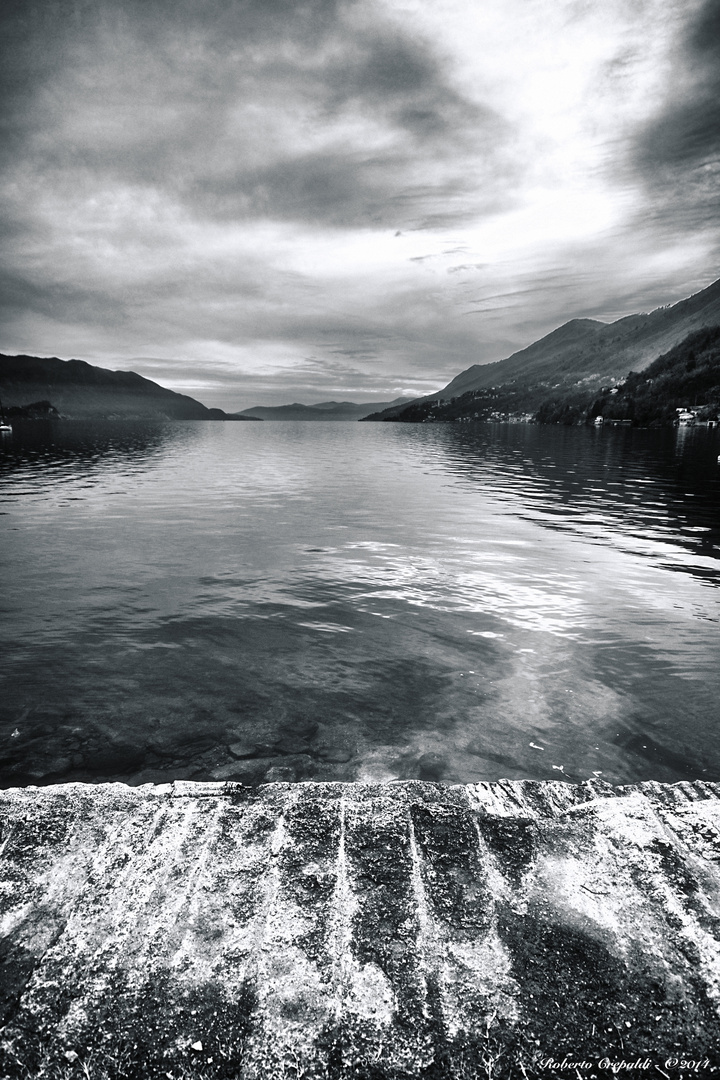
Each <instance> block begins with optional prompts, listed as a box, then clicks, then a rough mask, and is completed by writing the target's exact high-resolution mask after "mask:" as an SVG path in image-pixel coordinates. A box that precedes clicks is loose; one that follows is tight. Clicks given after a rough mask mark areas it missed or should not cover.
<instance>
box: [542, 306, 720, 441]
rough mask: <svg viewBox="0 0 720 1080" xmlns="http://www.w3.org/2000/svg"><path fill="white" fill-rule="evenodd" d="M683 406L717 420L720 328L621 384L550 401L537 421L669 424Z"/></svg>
mask: <svg viewBox="0 0 720 1080" xmlns="http://www.w3.org/2000/svg"><path fill="white" fill-rule="evenodd" d="M679 410H683V411H684V412H685V413H686V414H692V418H693V422H702V421H705V420H712V421H714V422H717V419H718V415H719V414H720V326H710V327H707V328H706V329H704V330H696V331H695V333H693V334H689V335H688V336H687V337H686V338H684V340H683V341H681V342H680V344H679V345H676V346H675V348H673V349H671V350H670V351H669V352H668V353H665V354H664V355H663V356H659V357H658V358H657V360H654V361H653V363H652V364H650V366H649V367H646V368H645V370H644V371H642V372H631V373H630V374H629V375H628V377H627V379H625V381H624V382H623V383H622V384H621V385H620V386H614V387H610V388H608V389H606V390H605V391H604V392H603V393H600V394H597V393H588V392H587V391H586V392H585V394H584V395H582V396H575V395H572V394H571V395H568V396H566V397H564V398H560V399H555V400H549V401H546V402H545V403H544V404H543V405H542V406H541V407H540V409H539V410H538V414H537V417H536V419H537V421H538V423H541V424H587V423H592V422H594V421H595V420H596V418H598V417H602V418H603V421H604V422H610V423H613V422H617V421H623V422H625V423H631V424H636V425H638V426H640V427H669V426H671V425H672V424H673V423H675V422H677V420H678V411H679ZM689 420H690V417H689V416H687V420H686V422H687V421H689ZM598 422H599V421H598Z"/></svg>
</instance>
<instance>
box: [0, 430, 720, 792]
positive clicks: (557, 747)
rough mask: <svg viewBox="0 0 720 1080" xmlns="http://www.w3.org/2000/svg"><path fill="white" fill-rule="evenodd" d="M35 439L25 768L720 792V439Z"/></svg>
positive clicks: (26, 582) (10, 636) (0, 706)
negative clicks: (626, 785) (564, 782)
mask: <svg viewBox="0 0 720 1080" xmlns="http://www.w3.org/2000/svg"><path fill="white" fill-rule="evenodd" d="M37 431H38V429H37V428H36V429H35V432H36V434H35V435H34V436H32V437H30V436H29V437H28V441H27V443H25V444H23V443H19V444H16V445H15V446H14V448H13V454H14V455H15V457H14V459H13V460H12V461H10V462H9V463H8V461H7V460H6V461H5V467H4V470H3V471H0V493H1V494H2V497H3V501H4V507H3V509H4V512H5V516H4V518H3V519H2V523H3V524H2V527H3V531H4V536H3V546H2V549H0V566H1V568H2V574H3V580H4V582H5V587H4V589H3V607H4V611H3V622H2V624H1V625H0V636H2V660H1V661H0V674H1V675H2V682H1V683H0V691H1V693H0V749H1V750H2V761H1V762H0V780H1V781H2V783H4V784H12V783H47V782H51V781H53V780H57V779H82V780H97V779H101V778H120V779H124V780H128V781H130V782H132V783H141V782H144V781H149V780H152V781H162V780H168V779H172V778H174V777H175V778H178V777H192V778H196V779H208V778H215V779H222V778H224V777H225V778H228V777H229V778H235V779H241V780H243V781H245V782H248V783H257V782H261V781H263V780H268V779H270V780H272V779H287V780H304V779H354V778H367V779H391V778H393V777H401V778H410V777H418V778H422V779H429V780H441V781H450V782H469V781H478V780H493V779H498V778H500V777H502V776H510V777H513V778H517V777H533V778H538V779H558V778H560V779H562V778H566V779H569V780H579V779H585V778H587V777H588V776H593V775H599V776H602V777H603V778H604V779H607V780H610V781H612V782H628V781H632V780H637V779H649V778H653V779H660V780H674V779H687V778H688V777H690V776H698V777H703V778H705V779H713V780H720V744H719V742H718V734H717V730H716V728H717V724H716V718H717V701H718V699H719V697H720V673H719V672H718V665H717V629H718V619H719V618H720V590H718V588H717V583H718V577H717V569H718V546H717V541H718V525H719V524H720V513H719V507H720V499H719V490H718V475H717V467H716V458H717V454H718V451H719V450H720V447H719V446H718V441H720V440H718V438H717V433H708V432H699V433H692V437H691V438H686V439H685V440H684V441H681V440H680V439H679V438H678V436H677V433H676V432H673V431H669V432H664V431H663V432H635V431H627V430H615V431H607V432H606V431H602V432H595V431H586V430H584V429H554V428H550V429H548V428H534V427H526V426H519V425H518V426H502V425H499V426H493V427H490V426H482V427H477V428H473V429H469V428H460V427H458V426H454V425H453V426H451V425H444V426H439V425H438V426H433V427H430V426H427V425H425V426H420V427H415V426H409V425H407V426H406V425H363V424H357V425H337V424H327V425H323V424H320V425H301V424H297V425H294V424H278V425H273V424H266V425H259V424H257V425H230V424H225V425H223V424H211V423H206V424H202V423H198V424H193V423H187V424H170V425H162V426H159V427H157V426H156V427H155V428H151V427H148V425H132V426H131V427H128V426H127V425H118V426H117V428H116V429H115V430H111V429H110V428H109V426H108V425H102V426H101V430H100V431H99V432H98V431H93V430H91V429H89V428H86V429H85V430H84V431H83V430H74V431H73V430H70V429H63V430H62V431H59V432H58V431H55V432H54V433H53V435H52V440H51V441H49V442H48V443H47V444H45V443H43V440H42V438H41V437H40V436H39V435H37ZM33 438H34V439H35V442H33V441H32V440H33Z"/></svg>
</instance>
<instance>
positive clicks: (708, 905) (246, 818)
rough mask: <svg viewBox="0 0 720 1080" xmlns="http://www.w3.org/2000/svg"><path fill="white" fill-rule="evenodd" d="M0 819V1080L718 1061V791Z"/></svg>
mask: <svg viewBox="0 0 720 1080" xmlns="http://www.w3.org/2000/svg"><path fill="white" fill-rule="evenodd" d="M0 817H1V821H2V826H1V827H2V833H1V835H0V941H1V943H2V944H1V946H0V1024H2V1029H1V1030H0V1050H1V1054H2V1058H1V1062H2V1064H1V1065H0V1070H1V1075H3V1076H7V1077H18V1076H23V1077H25V1076H27V1077H43V1076H48V1077H50V1076H52V1077H59V1076H68V1077H69V1076H78V1077H81V1076H92V1077H98V1078H99V1077H105V1076H112V1077H119V1076H126V1077H130V1078H135V1077H144V1076H153V1077H154V1076H158V1077H172V1078H174V1080H177V1078H179V1077H184V1076H207V1077H241V1078H243V1080H255V1078H258V1080H260V1078H262V1080H265V1078H274V1077H318V1078H319V1077H338V1078H339V1077H351V1076H352V1077H363V1078H366V1080H381V1078H388V1080H391V1078H392V1080H400V1078H409V1077H413V1078H414V1077H424V1078H430V1077H437V1078H440V1077H447V1078H452V1080H456V1078H463V1077H468V1078H469V1077H473V1078H475V1077H482V1076H496V1077H499V1078H501V1077H524V1076H532V1075H544V1076H555V1075H557V1076H560V1075H567V1076H572V1077H575V1076H578V1075H579V1076H583V1077H591V1076H596V1075H597V1076H603V1075H610V1074H611V1073H610V1070H609V1067H608V1066H607V1064H605V1063H604V1062H603V1059H604V1058H608V1059H610V1060H611V1061H615V1062H617V1061H620V1060H622V1061H625V1062H627V1063H630V1064H632V1063H633V1062H637V1061H638V1060H640V1061H646V1062H647V1061H649V1062H650V1064H649V1065H647V1066H646V1067H645V1069H644V1070H641V1069H640V1066H639V1065H638V1066H637V1067H636V1070H635V1071H645V1072H646V1073H647V1072H648V1070H649V1071H650V1073H651V1074H652V1075H659V1074H658V1073H657V1071H656V1066H657V1067H659V1068H660V1069H662V1070H663V1075H669V1076H678V1075H688V1073H687V1072H686V1071H685V1072H684V1071H683V1070H682V1069H681V1068H680V1062H681V1060H682V1059H683V1058H690V1059H692V1060H699V1061H700V1062H702V1064H701V1066H700V1068H699V1069H698V1071H697V1074H698V1075H706V1074H709V1073H710V1072H712V1071H714V1067H715V1066H718V1065H719V1064H720V1061H719V1060H718V1050H719V1049H720V786H719V785H712V784H703V783H696V784H677V785H674V786H662V785H659V784H642V785H640V786H637V787H632V788H615V789H613V788H610V787H608V786H606V785H602V784H599V783H597V784H585V785H581V786H578V787H576V786H572V785H569V784H562V783H533V782H501V783H497V784H486V785H476V786H471V787H443V786H441V785H434V784H425V783H419V782H417V783H416V782H408V783H395V784H389V785H363V784H297V785H289V784H272V785H267V786H265V787H260V788H254V789H252V788H243V787H242V786H240V785H238V784H232V783H226V784H192V783H187V782H177V783H175V784H174V785H172V786H166V787H154V788H153V787H150V786H148V787H144V788H128V787H125V786H124V785H122V784H103V785H100V786H85V785H81V784H68V785H64V786H57V787H49V788H27V789H14V790H10V791H4V792H0ZM565 1055H567V1056H568V1058H569V1059H572V1060H573V1061H577V1062H579V1064H578V1066H576V1067H573V1069H570V1068H569V1066H568V1064H567V1063H566V1067H565V1069H564V1070H563V1068H562V1067H561V1066H560V1065H558V1066H557V1067H554V1066H549V1065H548V1064H547V1059H548V1058H551V1057H552V1058H554V1059H555V1060H556V1061H557V1062H562V1059H563V1057H564V1056H565ZM668 1062H676V1064H674V1065H673V1064H668ZM705 1062H706V1063H705Z"/></svg>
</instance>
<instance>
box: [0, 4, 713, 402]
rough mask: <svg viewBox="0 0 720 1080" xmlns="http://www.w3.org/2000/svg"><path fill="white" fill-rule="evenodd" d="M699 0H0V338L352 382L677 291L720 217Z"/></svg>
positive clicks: (116, 360) (418, 377)
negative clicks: (0, 109) (0, 290)
mask: <svg viewBox="0 0 720 1080" xmlns="http://www.w3.org/2000/svg"><path fill="white" fill-rule="evenodd" d="M717 10H718V4H717V3H714V4H708V3H704V4H699V3H698V2H697V0H692V2H690V3H687V4H685V3H683V4H681V3H680V2H679V0H637V2H633V3H628V2H627V0H606V2H605V3H603V4H602V5H587V4H585V3H580V2H578V0H537V2H534V3H532V4H528V3H527V2H526V0H483V3H482V4H479V5H478V4H476V3H474V2H472V0H444V2H443V4H442V5H436V4H433V3H431V2H430V0H412V2H411V3H409V4H408V3H407V2H405V0H204V2H203V3H202V4H200V3H198V2H197V0H172V2H171V0H142V2H141V0H34V3H33V4H27V3H26V2H25V0H18V2H14V3H13V2H12V0H9V2H8V3H6V4H5V5H3V8H2V16H1V18H2V23H1V25H0V42H1V43H2V44H1V45H0V49H2V55H0V91H2V93H3V101H4V105H5V111H4V117H5V120H4V124H5V126H4V139H3V140H2V145H1V146H0V187H1V190H2V194H3V198H4V206H5V208H6V212H5V214H4V218H3V222H2V225H1V226H0V235H2V239H3V245H2V246H3V263H2V268H1V269H2V273H3V274H4V278H3V281H4V284H5V289H4V299H3V307H2V314H3V327H2V330H1V331H0V348H2V349H3V351H6V352H12V351H25V352H42V353H50V354H58V355H75V356H78V355H80V356H82V357H83V358H85V359H88V360H91V361H93V362H96V363H105V364H107V365H108V366H111V367H119V366H128V365H131V364H132V363H136V362H137V363H140V364H146V365H147V366H146V368H145V369H143V368H142V367H141V368H140V370H141V371H143V373H146V374H148V375H149V376H150V377H153V372H154V373H155V374H156V376H157V372H158V371H160V372H161V373H162V374H163V380H164V381H165V382H166V383H167V385H177V386H200V387H202V386H207V388H208V394H209V395H210V398H211V399H212V400H211V403H212V404H220V405H223V406H225V407H228V408H236V407H242V406H244V405H251V404H254V401H253V400H252V398H249V399H248V396H247V395H252V394H254V393H260V392H261V391H262V392H263V393H268V394H270V395H272V400H274V401H276V402H277V401H278V400H282V394H283V387H286V389H287V393H291V392H292V394H293V396H294V397H296V398H299V399H300V400H310V399H312V400H318V399H319V398H323V397H325V398H327V397H337V396H338V395H339V394H342V396H349V391H348V393H345V390H346V389H347V388H348V387H355V388H360V390H361V391H362V393H363V394H364V396H365V397H366V398H367V399H368V400H369V399H370V398H372V397H374V396H375V391H374V390H373V389H372V388H373V387H375V388H376V390H377V393H380V394H382V395H383V396H384V395H386V393H387V391H388V389H389V388H392V387H397V386H410V385H415V386H418V387H426V388H428V389H436V388H437V386H438V385H441V384H442V383H443V382H447V381H449V379H450V378H452V377H453V376H454V375H455V374H457V372H458V371H459V370H461V369H462V368H464V367H467V366H469V365H470V364H472V363H477V362H486V361H490V360H496V359H499V358H501V357H502V356H503V355H507V354H508V353H510V352H512V351H514V350H515V349H517V348H520V347H522V346H524V345H527V344H529V342H530V341H532V340H534V339H535V338H537V337H539V336H541V335H542V334H543V333H547V332H548V331H549V330H551V329H553V327H554V326H555V325H558V324H559V323H561V322H563V321H565V320H566V319H570V318H574V317H578V316H584V315H588V316H594V317H600V318H604V317H611V316H614V317H617V316H618V315H619V314H626V313H629V311H631V310H633V306H634V305H635V304H638V303H642V304H643V305H644V306H646V307H653V306H656V305H657V304H660V303H664V302H669V301H670V300H672V299H676V298H679V296H681V295H683V291H684V290H686V289H687V290H688V291H691V288H692V287H693V286H697V287H698V288H699V287H701V286H702V285H704V284H707V283H708V282H709V280H711V278H712V277H713V276H714V266H715V262H714V260H715V257H716V252H717V243H718V239H719V236H718V225H717V213H716V197H717V195H716V192H717V176H716V172H715V171H714V170H715V157H714V156H713V155H714V154H715V152H716V149H717V142H718V137H719V136H718V132H717V116H716V113H715V112H714V111H713V106H714V100H717V92H718V89H719V87H718V80H717V39H718V23H719V22H720V19H719V18H718V16H717ZM660 91H662V92H660ZM713 215H714V218H713ZM148 357H150V358H153V359H151V360H148V359H147V358H148ZM308 357H312V358H313V359H312V361H309V360H308V359H307V358H308ZM138 358H140V359H138ZM142 358H145V359H142ZM158 364H159V365H161V366H160V367H158V366H157V365H158ZM153 365H155V366H153ZM158 377H159V376H158ZM303 387H304V389H303ZM366 388H367V389H366ZM353 392H354V391H353ZM199 396H201V395H199ZM390 396H393V395H392V394H390ZM209 400H210V399H209Z"/></svg>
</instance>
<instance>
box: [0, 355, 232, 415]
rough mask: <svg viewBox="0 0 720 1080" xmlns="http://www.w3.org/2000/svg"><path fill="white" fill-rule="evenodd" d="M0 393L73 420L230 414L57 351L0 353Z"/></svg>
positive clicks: (7, 400)
mask: <svg viewBox="0 0 720 1080" xmlns="http://www.w3.org/2000/svg"><path fill="white" fill-rule="evenodd" d="M0 398H1V399H2V401H3V404H4V406H5V407H6V408H7V409H8V411H10V410H11V409H12V408H13V407H24V406H27V405H28V404H29V403H31V402H38V400H39V399H43V401H44V403H45V404H49V403H50V402H51V403H52V406H54V408H55V409H56V410H57V412H58V413H59V414H60V416H62V417H64V418H65V419H73V420H76V419H77V420H85V419H88V420H89V419H96V420H100V419H102V420H137V419H142V420H145V419H153V420H225V419H229V417H227V416H226V414H225V413H224V412H223V410H222V409H208V408H206V407H205V406H204V405H201V404H200V402H199V401H195V399H194V398H191V397H187V396H186V395H185V394H176V393H175V392H174V391H173V390H167V389H166V388H165V387H164V386H158V384H157V383H154V382H151V380H150V379H144V378H143V377H142V375H137V374H136V373H135V372H134V371H109V370H108V369H107V368H101V367H95V366H94V365H93V364H87V363H85V361H84V360H60V359H58V357H57V356H51V357H44V356H43V357H41V356H5V355H2V354H0ZM242 419H251V417H243V418H242Z"/></svg>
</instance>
